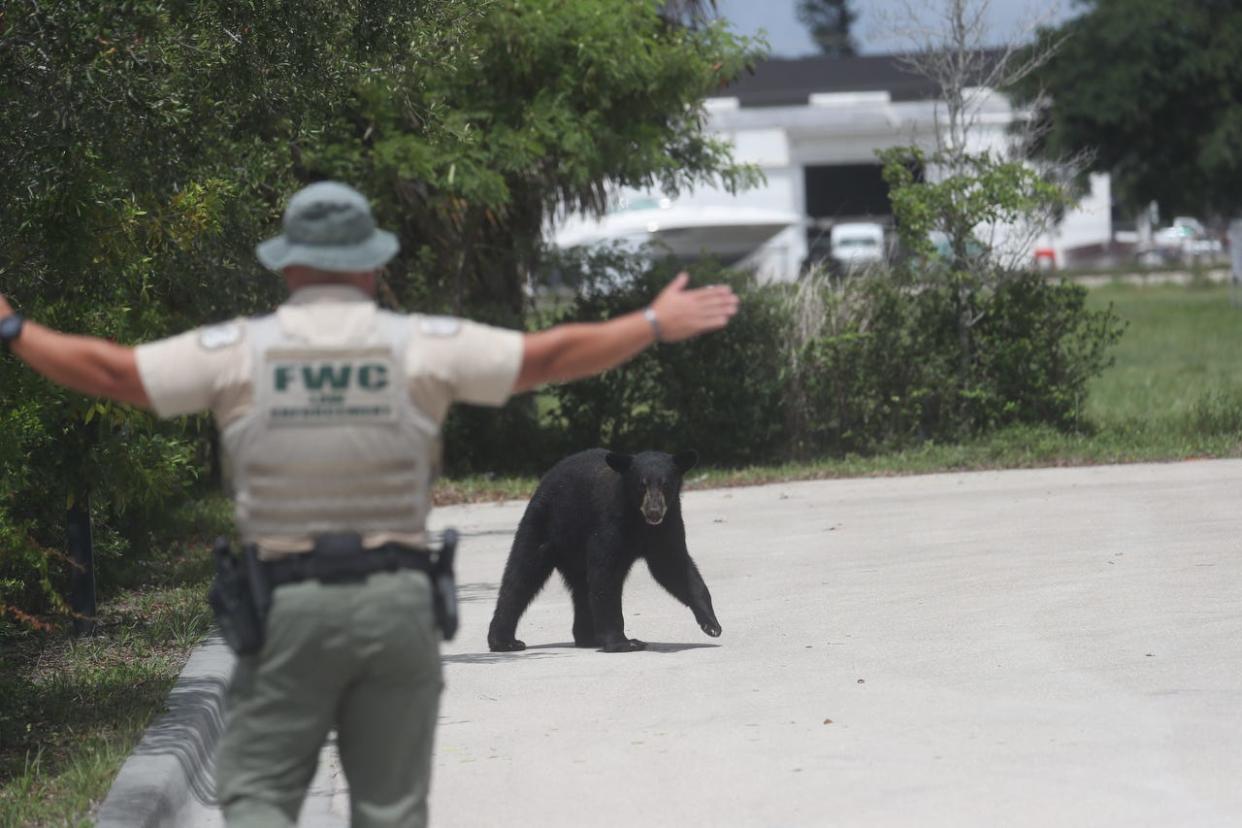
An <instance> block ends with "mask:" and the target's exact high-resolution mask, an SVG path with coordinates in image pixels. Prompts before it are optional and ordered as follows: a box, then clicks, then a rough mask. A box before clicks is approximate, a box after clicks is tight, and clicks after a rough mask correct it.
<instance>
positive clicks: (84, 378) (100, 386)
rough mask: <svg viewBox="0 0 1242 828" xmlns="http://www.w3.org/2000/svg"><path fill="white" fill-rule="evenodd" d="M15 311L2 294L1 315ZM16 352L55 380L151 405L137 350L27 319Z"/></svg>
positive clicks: (88, 391) (99, 394)
mask: <svg viewBox="0 0 1242 828" xmlns="http://www.w3.org/2000/svg"><path fill="white" fill-rule="evenodd" d="M10 313H12V309H11V308H10V307H9V303H8V302H7V301H5V299H4V297H3V296H0V317H4V316H8V315H9V314H10ZM11 348H12V350H13V353H15V354H17V355H18V356H19V357H21V358H22V359H23V360H24V361H25V362H26V364H27V365H29V366H30V367H31V368H33V369H34V370H36V371H38V372H39V373H40V374H42V375H43V376H45V377H47V378H48V379H50V380H51V381H52V382H55V383H58V384H60V385H63V386H65V387H66V388H71V389H73V390H74V391H80V392H82V393H83V394H90V395H91V396H93V397H106V398H108V399H111V400H117V401H118V402H124V403H129V404H131V405H138V406H142V407H143V408H150V407H151V400H150V399H149V398H148V397H147V390H146V389H145V388H144V387H143V385H142V378H141V377H140V376H139V375H138V362H137V360H136V359H135V357H134V349H133V348H127V347H125V346H124V345H117V344H116V343H115V342H109V341H108V340H106V339H99V338H97V337H93V336H73V335H71V334H63V333H60V332H59V331H54V330H52V329H51V328H47V327H44V326H43V325H39V324H37V323H35V322H30V321H27V322H26V323H25V325H24V326H23V327H22V334H21V336H19V337H18V338H17V339H16V340H14V342H13V343H12V346H11Z"/></svg>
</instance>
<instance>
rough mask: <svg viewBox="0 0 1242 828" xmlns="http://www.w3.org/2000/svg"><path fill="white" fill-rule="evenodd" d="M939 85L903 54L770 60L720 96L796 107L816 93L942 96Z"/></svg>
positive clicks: (750, 103)
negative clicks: (913, 67)
mask: <svg viewBox="0 0 1242 828" xmlns="http://www.w3.org/2000/svg"><path fill="white" fill-rule="evenodd" d="M939 88H940V87H939V85H938V84H936V83H935V82H934V81H931V80H928V79H927V78H925V77H923V76H921V75H918V74H916V73H915V72H913V71H912V70H911V69H910V68H909V67H908V66H906V65H905V64H904V63H903V62H902V57H901V55H867V56H864V57H827V56H823V55H819V56H815V57H805V58H793V59H777V60H766V61H764V62H762V63H760V64H758V65H756V66H755V71H754V73H753V74H749V75H743V76H742V77H741V78H739V79H738V80H737V81H735V82H734V83H732V84H730V85H729V86H727V87H725V88H724V89H722V90H721V91H720V93H719V94H721V95H723V96H730V97H736V98H737V99H738V102H739V104H740V105H741V106H743V107H760V106H796V105H799V104H805V103H806V102H807V99H808V98H809V97H810V96H811V95H812V94H817V93H818V94H833V93H849V92H887V93H888V95H889V99H890V100H892V101H894V102H896V101H921V100H929V99H934V98H936V97H938V93H939Z"/></svg>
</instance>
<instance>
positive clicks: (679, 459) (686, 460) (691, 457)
mask: <svg viewBox="0 0 1242 828" xmlns="http://www.w3.org/2000/svg"><path fill="white" fill-rule="evenodd" d="M698 462H699V453H698V452H697V451H695V450H694V449H689V450H687V451H683V452H679V453H677V454H674V455H673V463H674V464H675V465H676V466H677V469H678V470H679V471H680V472H681V473H682V474H685V473H686V472H688V471H690V470H691V469H693V468H694V467H695V465H697V464H698Z"/></svg>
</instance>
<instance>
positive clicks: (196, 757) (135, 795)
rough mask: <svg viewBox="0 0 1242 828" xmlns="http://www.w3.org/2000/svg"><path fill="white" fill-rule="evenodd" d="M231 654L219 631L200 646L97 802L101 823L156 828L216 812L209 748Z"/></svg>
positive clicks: (218, 728) (110, 827)
mask: <svg viewBox="0 0 1242 828" xmlns="http://www.w3.org/2000/svg"><path fill="white" fill-rule="evenodd" d="M233 663H234V656H233V653H232V651H230V650H229V648H228V647H227V646H226V645H225V644H224V642H223V641H222V640H221V639H220V637H219V636H218V635H212V636H211V637H209V638H208V639H207V640H206V641H204V642H203V643H202V644H200V645H199V646H198V647H197V648H196V649H195V650H194V653H193V654H192V655H191V656H190V660H189V661H188V662H186V665H185V669H184V670H182V671H181V676H180V677H179V678H178V679H177V683H176V685H175V686H174V687H173V689H172V692H171V693H169V695H168V702H167V706H168V712H167V713H165V714H164V715H163V716H161V717H160V718H159V719H157V720H156V721H155V722H154V723H153V724H152V725H151V726H150V727H148V728H147V732H146V733H145V734H143V737H142V741H141V742H139V743H138V746H137V747H136V748H135V749H134V752H133V753H131V754H130V756H129V758H128V759H127V760H125V764H124V765H122V766H121V772H120V773H119V774H117V777H116V779H115V780H114V781H113V783H112V787H111V789H109V791H108V795H107V797H106V798H105V799H104V801H103V803H102V804H101V805H100V807H99V813H98V815H97V817H96V823H95V824H96V825H98V826H101V828H160V827H161V826H175V825H185V824H188V823H190V822H194V821H198V820H199V819H200V818H201V816H202V815H203V814H204V812H216V813H218V812H217V811H216V804H215V800H216V796H215V781H214V777H215V773H214V771H215V748H216V742H217V741H218V740H219V738H220V734H221V732H222V731H223V729H224V694H225V690H226V689H227V687H228V680H229V675H230V674H231V673H232V670H233Z"/></svg>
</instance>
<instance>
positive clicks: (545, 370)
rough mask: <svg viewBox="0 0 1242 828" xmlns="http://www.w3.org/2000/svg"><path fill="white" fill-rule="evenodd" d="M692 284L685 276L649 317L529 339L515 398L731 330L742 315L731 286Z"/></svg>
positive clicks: (635, 315)
mask: <svg viewBox="0 0 1242 828" xmlns="http://www.w3.org/2000/svg"><path fill="white" fill-rule="evenodd" d="M689 279H690V277H689V276H687V275H686V274H685V273H679V274H678V275H677V278H675V279H674V280H673V281H672V282H670V283H669V285H668V287H666V288H665V289H664V290H662V291H660V295H659V296H657V297H656V300H655V301H654V302H652V303H651V306H650V307H649V308H648V309H647V310H646V311H635V312H634V313H629V314H626V315H625V316H619V317H617V318H616V319H610V320H608V321H607V322H596V323H582V324H569V325H557V326H556V327H554V328H549V329H548V330H546V331H539V332H537V333H532V334H527V335H526V337H525V339H524V350H523V355H522V368H521V370H520V371H519V372H518V378H517V382H516V383H515V384H514V387H513V391H514V393H521V392H523V391H529V390H530V389H532V388H535V387H536V386H539V385H543V384H544V383H548V382H568V381H570V380H575V379H582V378H583V377H590V376H594V375H595V374H599V373H602V372H604V371H607V370H608V369H609V368H613V367H615V366H617V365H620V364H621V363H623V362H626V361H627V360H629V359H632V358H633V357H635V356H636V355H638V354H639V353H640V352H641V351H642V350H643V349H644V348H646V347H647V346H648V345H651V344H653V343H654V342H657V341H659V342H680V341H681V340H683V339H690V338H692V337H695V336H698V335H699V334H704V333H707V332H709V331H715V330H719V329H720V328H723V327H724V326H725V325H727V324H728V323H729V319H730V318H732V316H733V315H734V314H735V313H737V308H738V298H737V295H736V294H734V293H733V291H732V290H731V289H730V288H729V287H728V286H726V285H711V286H709V287H703V288H696V289H694V290H687V289H686V284H687V282H688V281H689Z"/></svg>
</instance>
